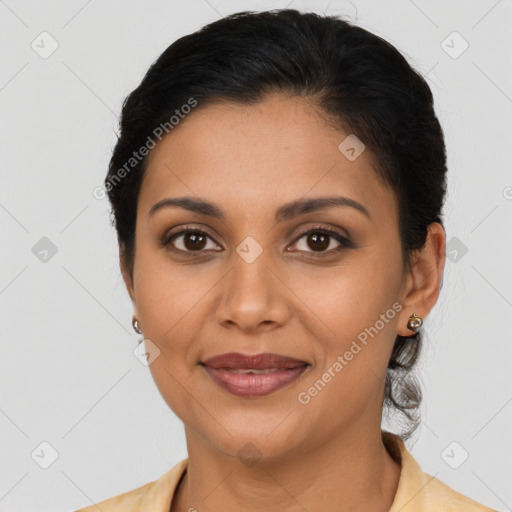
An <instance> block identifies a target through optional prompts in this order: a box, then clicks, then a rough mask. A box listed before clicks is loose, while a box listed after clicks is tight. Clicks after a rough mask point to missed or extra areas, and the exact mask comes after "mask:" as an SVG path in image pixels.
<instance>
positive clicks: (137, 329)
mask: <svg viewBox="0 0 512 512" xmlns="http://www.w3.org/2000/svg"><path fill="white" fill-rule="evenodd" d="M132 326H133V330H134V331H135V332H136V333H137V334H142V331H141V330H140V327H139V321H138V320H137V319H136V318H135V317H133V319H132Z"/></svg>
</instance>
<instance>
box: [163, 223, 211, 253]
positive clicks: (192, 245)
mask: <svg viewBox="0 0 512 512" xmlns="http://www.w3.org/2000/svg"><path fill="white" fill-rule="evenodd" d="M208 241H212V242H213V240H212V238H211V237H210V236H209V235H207V234H206V233H205V232H204V231H199V230H190V229H187V230H184V231H180V232H179V233H174V234H172V235H170V236H168V237H166V238H165V239H164V240H163V241H162V244H163V245H164V246H169V247H170V248H172V249H173V250H176V251H178V252H179V251H181V252H201V251H203V250H205V249H207V248H208V247H207V246H208ZM213 246H214V247H213V249H214V250H215V246H216V244H213ZM217 247H218V246H217ZM211 248H212V247H210V249H211Z"/></svg>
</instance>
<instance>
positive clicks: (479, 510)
mask: <svg viewBox="0 0 512 512" xmlns="http://www.w3.org/2000/svg"><path fill="white" fill-rule="evenodd" d="M382 439H383V441H384V444H385V446H386V447H387V449H388V451H389V452H390V454H391V455H392V456H393V457H394V458H395V460H397V461H400V465H401V471H400V480H399V482H398V488H397V491H396V494H395V499H394V501H393V505H392V506H391V509H390V510H389V512H497V511H496V510H494V509H492V508H489V507H486V506H484V505H481V504H480V503H477V502H476V501H473V500H472V499H470V498H468V497H466V496H464V495H462V494H460V493H458V492H457V491H455V490H454V489H452V488H451V487H448V486H447V485H446V484H444V483H443V482H441V481H440V480H438V479H437V478H435V477H433V476H431V475H429V474H427V473H424V472H423V471H422V469H421V467H420V466H419V464H418V462H416V460H415V459H414V457H413V456H412V455H411V454H410V453H409V451H408V450H407V449H406V448H405V445H404V443H403V441H402V440H401V439H400V438H399V437H398V436H396V435H395V434H392V433H390V432H386V431H382ZM187 464H188V458H187V459H183V460H182V461H180V462H178V464H176V465H175V466H174V467H173V468H172V469H170V470H169V471H168V472H167V473H165V474H164V475H162V476H161V477H160V478H159V479H158V480H155V481H154V482H150V483H147V484H145V485H143V486H141V487H138V488H136V489H133V490H131V491H128V492H126V493H124V494H120V495H118V496H115V497H113V498H109V499H107V500H104V501H101V502H99V503H97V504H96V505H91V506H88V507H86V508H82V509H80V510H77V511H75V512H98V510H100V511H101V512H135V511H137V512H146V511H147V512H169V511H170V506H171V500H172V497H173V494H174V491H175V489H176V487H177V485H178V483H179V481H180V478H181V477H182V476H183V474H184V473H185V471H186V469H187Z"/></svg>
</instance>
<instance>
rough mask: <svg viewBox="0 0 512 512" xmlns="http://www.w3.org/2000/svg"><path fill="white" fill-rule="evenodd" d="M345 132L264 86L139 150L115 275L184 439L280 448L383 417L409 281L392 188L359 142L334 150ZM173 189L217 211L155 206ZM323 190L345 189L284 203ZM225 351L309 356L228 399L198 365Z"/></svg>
mask: <svg viewBox="0 0 512 512" xmlns="http://www.w3.org/2000/svg"><path fill="white" fill-rule="evenodd" d="M347 135H348V134H347V133H342V132H340V131H339V130H336V129H334V128H332V127H331V126H329V125H328V124H327V123H326V122H325V120H324V119H323V118H322V117H321V116H320V115H319V113H318V111H317V109H316V108H315V106H314V105H313V103H312V102H310V101H307V100H306V99H304V98H289V97H286V96H284V95H273V96H268V97H266V99H265V100H263V101H262V102H260V103H259V104H257V105H252V106H246V105H245V106H242V105H238V104H233V103H227V102H226V103H219V104H216V105H214V106H208V107H204V108H202V109H200V110H196V111H193V112H192V113H191V114H189V116H188V117H187V118H185V120H183V121H182V122H181V123H180V125H179V126H177V127H176V128H175V129H174V130H173V131H172V132H171V133H169V135H167V137H166V138H164V139H163V140H162V141H161V142H160V143H159V144H158V145H157V146H156V147H155V148H154V149H153V150H152V152H151V154H150V156H149V161H148V168H147V171H146V175H145V177H144V181H143V184H142V187H141V190H140V196H139V203H138V212H137V224H136V247H135V263H134V269H133V281H132V280H130V279H129V278H128V277H127V272H124V276H125V280H126V283H127V286H128V289H129V291H130V294H131V296H132V300H133V303H134V313H135V315H136V316H137V318H138V321H139V324H140V326H141V328H142V330H143V333H144V338H146V339H149V340H151V342H152V343H153V344H154V345H156V346H157V347H158V349H159V350H160V354H159V356H158V357H157V358H156V359H155V360H154V361H153V362H152V363H151V365H150V370H151V373H152V375H153V378H154V380H155V383H156V385H157V386H158V389H159V390H160V392H161V394H162V396H163V398H164V399H165V401H166V402H167V403H168V405H169V407H170V408H171V409H172V410H173V411H174V412H175V414H176V415H177V416H178V417H179V418H181V420H182V421H183V422H184V424H185V428H186V431H187V436H188V435H189V434H190V435H191V436H192V435H194V436H195V437H196V438H197V439H201V442H204V443H206V444H207V445H208V446H210V447H211V448H212V449H214V450H218V452H220V453H224V454H229V455H235V454H237V452H239V450H240V449H241V448H242V447H243V446H244V445H246V443H248V442H251V443H253V444H254V445H255V446H256V447H257V450H258V451H259V453H260V454H261V455H262V456H263V457H268V458H269V457H283V456H284V455H286V454H288V455H291V454H293V453H295V454H298V453H302V452H303V451H304V450H305V449H310V448H312V447H314V446H315V445H320V444H322V443H325V441H326V440H327V439H332V438H333V437H334V436H335V435H337V434H339V433H340V432H347V433H348V432H358V433H359V435H361V432H364V431H369V429H374V428H375V425H379V426H380V415H381V405H382V398H383V388H384V379H385V375H386V367H387V363H388V360H389V358H390V355H391V350H392V347H393V343H394V340H395V337H396V334H397V332H400V329H399V328H398V325H405V324H406V322H407V318H408V316H409V315H410V313H411V311H407V314H406V312H405V311H403V310H402V312H400V309H401V308H402V303H401V301H402V299H403V298H404V296H405V292H406V287H407V283H409V281H408V279H406V275H405V271H404V268H403V265H402V260H401V245H400V239H399V233H398V206H397V200H396V197H395V195H394V193H393V191H392V190H391V189H389V188H387V187H385V186H383V185H382V184H381V183H380V181H379V179H378V178H377V174H376V172H375V170H374V166H375V165H376V163H375V160H374V157H373V155H372V154H371V153H370V151H369V150H364V151H363V152H362V153H361V154H360V155H359V156H358V157H357V158H355V159H354V155H355V156H357V152H351V151H350V149H349V150H348V152H347V150H346V147H345V146H342V148H345V150H344V151H345V152H342V151H341V150H340V149H339V145H340V143H342V142H343V141H344V139H345V138H346V137H347ZM346 144H348V143H346ZM348 147H350V144H348ZM357 149H359V148H356V151H357ZM347 155H348V156H350V157H351V158H348V157H347ZM183 197H188V198H191V199H193V200H195V201H199V200H200V201H203V202H205V203H210V204H211V205H213V206H214V208H202V209H201V211H192V210H190V209H188V208H186V207H185V206H186V205H183V204H182V206H177V205H169V204H168V205H167V206H165V205H160V207H157V208H156V209H154V210H153V211H152V208H153V207H154V206H155V205H157V204H158V203H160V202H161V201H163V200H166V199H179V198H183ZM326 197H328V198H332V199H339V198H341V197H342V198H346V199H349V200H350V201H346V200H345V202H344V203H343V202H342V201H343V200H342V201H341V202H340V203H339V204H332V205H331V206H325V205H324V207H323V208H321V209H315V208H312V207H310V208H309V209H308V208H303V207H302V208H301V207H300V205H299V206H297V205H296V207H294V208H286V205H290V204H291V203H294V202H297V201H299V202H304V201H310V200H313V199H318V198H326ZM351 201H352V203H351ZM188 204H189V205H191V204H192V203H191V202H189V203H188ZM302 204H304V203H302ZM354 205H355V206H354ZM310 206H311V203H310ZM213 212H216V213H218V214H219V215H212V213H213ZM276 213H278V215H277V217H276ZM402 331H403V332H400V333H401V334H404V335H410V334H412V332H411V331H407V330H403V329H402ZM357 347H359V349H358V348H357ZM148 350H149V351H151V350H152V349H151V348H150V349H148ZM232 352H238V353H241V354H245V355H254V354H259V353H275V354H279V355H282V356H286V357H289V358H293V359H298V360H300V361H302V362H303V363H307V364H306V366H305V368H304V369H302V370H301V373H298V376H296V377H295V378H294V379H292V380H291V381H289V382H287V383H286V384H284V385H283V386H282V387H280V388H279V389H276V390H274V391H272V392H270V393H266V394H263V395H252V396H240V395H239V394H235V393H233V392H231V391H229V390H227V389H226V388H224V387H223V386H221V385H219V384H218V383H217V382H216V381H215V380H214V379H213V378H212V376H211V375H210V373H209V372H208V371H207V370H206V369H205V366H204V365H202V364H201V363H202V362H204V361H205V360H207V359H208V358H211V357H213V356H216V355H219V354H224V353H232ZM283 371H285V372H286V371H288V370H283ZM241 378H246V377H241ZM253 378H256V379H257V378H260V379H262V377H260V376H258V377H253ZM315 383H316V385H315ZM333 411H334V412H335V413H333Z"/></svg>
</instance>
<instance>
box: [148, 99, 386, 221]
mask: <svg viewBox="0 0 512 512" xmlns="http://www.w3.org/2000/svg"><path fill="white" fill-rule="evenodd" d="M348 135H349V134H347V133H343V132H342V131H340V130H337V129H335V128H333V127H332V126H331V125H330V124H328V123H327V122H326V120H325V118H324V117H323V116H322V115H321V113H320V111H319V109H318V108H317V107H316V106H315V105H314V103H313V102H312V100H310V99H305V98H303V97H288V96H285V95H282V94H274V95H271V96H268V97H266V98H265V99H264V100H262V101H261V102H259V103H257V104H253V105H242V104H238V103H232V102H221V103H217V104H213V105H209V106H206V107H203V108H200V106H199V107H196V110H193V111H192V112H191V113H190V114H189V115H188V116H186V117H185V119H184V120H182V121H181V122H180V124H179V125H178V126H177V127H175V128H174V129H173V130H172V131H171V132H170V133H169V134H168V135H166V136H165V137H164V138H163V139H162V141H161V142H159V143H158V144H157V146H156V147H155V148H154V149H153V150H152V151H151V153H150V154H149V156H148V165H147V170H146V175H145V177H144V182H143V185H142V187H141V192H140V200H139V206H140V207H141V208H142V209H143V210H145V211H146V213H147V212H148V211H149V209H150V208H151V206H152V205H153V204H154V203H156V202H158V201H159V200H162V199H164V198H166V197H173V196H179V195H187V196H190V195H198V196H201V197H205V198H209V199H212V200H213V201H214V202H215V203H220V204H224V205H225V206H226V208H229V205H230V204H231V205H235V204H236V205H238V206H239V208H242V209H243V205H244V204H245V205H247V209H252V210H253V209H254V208H255V207H256V206H257V207H260V208H270V207H271V206H276V207H277V206H279V205H280V204H282V203H283V202H287V201H293V200H296V199H298V198H301V197H304V196H312V197H314V196H319V195H323V196H325V195H333V194H336V195H344V196H348V197H352V198H353V199H355V200H357V201H359V202H361V203H363V204H365V205H366V206H367V208H368V209H369V210H371V209H372V208H373V209H375V206H378V203H382V204H381V205H380V206H381V207H383V208H384V209H386V208H387V211H388V214H389V212H390V211H389V207H390V206H392V205H390V204H389V202H391V203H393V202H394V195H393V194H392V192H391V191H390V190H389V189H388V188H387V187H383V186H382V185H381V183H380V181H379V180H378V177H377V175H376V171H375V165H376V162H375V158H374V156H373V155H372V154H371V152H370V151H369V150H366V149H365V150H364V151H363V152H362V153H361V154H360V156H359V157H357V158H356V159H355V160H349V159H348V158H347V157H346V156H345V155H344V154H343V153H342V152H341V151H340V149H339V145H340V143H342V142H343V141H344V140H345V139H346V137H347V136H348ZM386 203H388V204H386ZM238 213H239V214H246V213H247V212H243V211H242V210H239V212H238ZM376 213H378V212H376Z"/></svg>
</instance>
